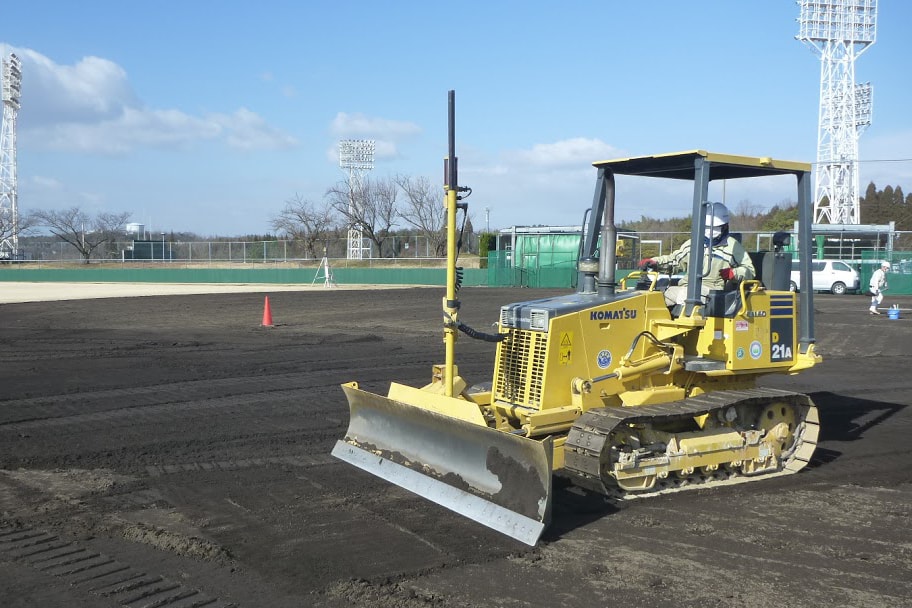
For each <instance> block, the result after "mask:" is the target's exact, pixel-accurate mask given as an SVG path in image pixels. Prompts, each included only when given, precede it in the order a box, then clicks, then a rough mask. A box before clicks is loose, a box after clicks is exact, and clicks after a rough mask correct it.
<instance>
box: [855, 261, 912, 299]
mask: <svg viewBox="0 0 912 608" xmlns="http://www.w3.org/2000/svg"><path fill="white" fill-rule="evenodd" d="M882 261H887V262H890V270H889V271H887V285H888V286H889V291H888V293H891V294H896V295H910V294H912V253H910V252H907V251H903V252H896V253H894V255H892V256H886V257H884V256H882V255H881V256H875V255H874V254H873V253H871V254H868V255H863V257H862V263H861V265H860V267H859V268H858V274H859V277H860V278H861V291H862V292H864V291H865V290H866V289H867V288H868V285H869V284H870V283H871V275H872V274H874V271H875V270H877V269H878V268H879V267H880V263H881V262H882Z"/></svg>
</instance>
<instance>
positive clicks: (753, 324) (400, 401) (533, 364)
mask: <svg viewBox="0 0 912 608" xmlns="http://www.w3.org/2000/svg"><path fill="white" fill-rule="evenodd" d="M454 107H455V98H454V93H453V92H452V91H451V92H450V99H449V154H448V157H447V159H446V162H445V168H446V170H445V188H444V192H445V197H444V199H445V203H444V204H445V208H446V217H447V233H448V239H447V248H448V250H447V283H446V295H445V297H444V298H443V342H444V345H445V357H444V363H442V364H438V365H433V366H432V368H431V378H430V382H429V383H428V384H427V385H426V386H422V387H411V386H407V385H404V384H399V383H395V382H393V383H391V385H390V388H389V391H388V393H387V394H386V395H378V394H374V393H370V392H367V391H363V390H361V389H359V388H358V384H357V383H356V382H351V383H348V384H345V385H343V387H342V388H343V390H344V392H345V395H346V397H347V398H348V405H349V411H350V423H349V427H348V430H347V432H346V435H345V437H344V439H342V440H340V441H338V442H337V443H336V445H335V447H334V449H333V452H332V453H333V455H334V456H336V457H338V458H340V459H342V460H344V461H346V462H348V463H351V464H353V465H355V466H357V467H360V468H362V469H364V470H366V471H368V472H370V473H372V474H374V475H377V476H379V477H381V478H383V479H385V480H387V481H390V482H392V483H395V484H397V485H399V486H401V487H403V488H406V489H408V490H410V491H412V492H415V493H416V494H418V495H420V496H423V497H425V498H427V499H429V500H432V501H434V502H436V503H438V504H441V505H443V506H445V507H447V508H449V509H451V510H453V511H455V512H457V513H460V514H462V515H464V516H466V517H468V518H470V519H472V520H475V521H476V522H479V523H481V524H483V525H486V526H489V527H491V528H493V529H495V530H498V531H500V532H502V533H504V534H507V535H509V536H512V537H513V538H516V539H517V540H519V541H522V542H524V543H527V544H529V545H535V544H536V543H537V542H538V539H539V537H540V536H541V534H542V532H543V531H544V529H545V527H546V526H547V525H548V523H549V521H550V516H551V502H552V487H553V486H552V479H553V475H555V474H559V475H561V476H562V477H565V478H569V480H570V481H571V482H573V483H574V484H576V485H578V486H581V487H582V488H584V489H585V490H586V491H589V492H597V493H600V494H604V495H607V496H608V497H610V498H611V499H612V500H619V499H624V498H627V497H642V496H651V495H654V494H658V493H664V492H669V491H675V490H681V489H691V488H710V487H713V486H717V485H725V484H730V483H738V482H743V481H753V480H761V479H765V478H768V477H773V476H779V475H785V474H790V473H795V472H797V471H799V470H800V469H801V468H803V467H804V466H805V465H806V464H807V463H808V461H809V460H810V458H811V455H812V453H813V451H814V448H815V446H816V441H817V436H818V428H819V423H818V416H817V410H816V407H815V405H814V404H813V403H812V402H811V400H810V398H809V397H808V396H806V395H803V394H799V393H794V392H789V391H785V390H779V389H773V388H763V387H761V386H759V385H758V379H760V378H761V377H762V376H764V375H767V374H796V373H798V372H801V371H803V370H806V369H809V368H811V367H812V366H814V365H816V364H817V363H819V362H820V361H821V358H820V356H819V355H817V354H816V353H815V350H814V331H813V320H814V319H813V300H812V298H813V291H812V290H810V289H806V290H802V291H801V292H800V293H797V294H796V293H792V292H790V291H789V290H788V281H789V274H790V271H791V257H792V253H791V252H788V251H785V250H784V249H785V246H786V245H787V244H789V243H788V238H789V235H787V234H786V233H778V234H777V235H776V236H775V237H774V238H773V239H772V249H771V250H770V251H766V252H756V253H752V254H751V257H752V258H753V259H754V260H755V263H754V266H755V269H756V278H755V279H752V280H743V281H741V282H739V283H737V284H736V285H734V286H733V288H731V289H728V290H718V291H710V292H709V294H708V295H704V294H703V293H702V290H701V288H702V283H703V280H704V278H705V277H704V276H703V271H702V269H703V268H704V264H703V263H702V262H703V260H704V255H705V254H706V249H707V247H706V246H705V245H704V239H703V234H704V229H705V224H706V220H705V216H706V215H707V211H708V210H709V209H710V206H711V205H712V203H711V202H710V201H709V199H708V191H709V183H710V182H711V181H713V180H734V179H758V178H763V177H767V176H782V175H785V176H791V177H793V178H794V179H795V184H796V190H797V199H798V208H799V222H798V230H797V232H798V234H797V235H795V236H797V251H798V254H797V259H798V260H800V263H801V269H800V272H801V273H802V281H803V282H804V284H807V285H809V284H810V280H811V276H810V272H811V271H810V265H809V260H811V258H812V256H811V252H810V244H811V234H810V227H811V217H810V193H811V167H810V165H809V164H807V163H800V162H791V161H780V160H774V159H772V158H768V157H748V156H734V155H726V154H715V153H711V152H706V151H703V150H691V151H686V152H678V153H672V154H660V155H656V156H640V157H634V158H621V159H617V160H607V161H600V162H596V163H594V167H595V170H596V185H595V195H594V198H593V202H592V205H591V209H590V210H589V211H587V213H586V215H585V216H584V226H583V231H582V237H581V247H580V255H579V263H578V271H577V287H576V291H575V292H574V293H568V294H567V295H562V296H556V297H550V298H545V299H538V300H532V301H528V302H519V303H514V304H507V305H505V306H503V307H502V308H501V309H500V316H499V319H498V320H497V322H496V332H492V333H490V334H487V333H482V332H479V331H476V330H474V329H472V328H471V327H468V326H466V325H465V324H464V323H462V322H461V321H460V320H459V308H460V302H459V300H458V299H457V289H458V283H459V276H460V272H459V269H458V267H457V266H456V260H457V254H458V252H457V220H456V217H457V214H458V212H459V211H462V212H463V213H465V212H466V209H467V206H466V203H464V202H461V201H462V200H463V198H464V194H465V193H466V192H470V190H469V189H468V188H463V187H460V186H458V183H457V163H456V156H455V136H454V131H455V128H454V125H455V119H454V115H455V110H454ZM616 176H641V177H643V176H645V177H651V178H655V179H659V178H666V179H672V180H690V181H692V182H693V204H692V209H691V211H692V229H691V243H692V246H691V250H690V254H689V255H690V258H689V261H690V263H689V265H688V276H687V279H688V280H687V283H686V284H687V288H686V291H687V298H686V301H685V303H684V304H683V305H679V306H677V307H675V308H669V306H668V305H667V304H666V302H665V299H664V297H663V287H664V286H665V283H666V281H665V280H664V279H662V278H659V276H658V275H657V274H655V273H651V272H641V271H635V272H633V273H630V274H627V275H626V276H625V277H623V278H621V279H620V280H618V276H617V275H618V274H619V273H618V272H617V270H616V249H615V247H616V243H617V238H618V233H617V228H616V226H615V223H614V218H615V192H616V188H615V180H616ZM631 204H637V202H636V201H634V202H632V203H631ZM457 332H462V333H465V334H467V335H468V336H470V337H473V338H482V339H485V340H488V341H490V342H492V343H493V344H495V345H496V346H494V347H493V348H496V356H495V362H494V370H493V375H492V377H491V378H486V379H482V382H481V383H479V384H476V385H471V384H470V383H469V382H468V381H467V380H466V379H464V378H462V377H461V376H460V375H459V371H458V367H457V366H456V364H455V345H456V338H457V335H458V334H457Z"/></svg>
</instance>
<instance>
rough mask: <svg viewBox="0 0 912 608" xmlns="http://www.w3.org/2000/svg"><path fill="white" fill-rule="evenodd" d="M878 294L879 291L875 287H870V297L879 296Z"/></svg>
mask: <svg viewBox="0 0 912 608" xmlns="http://www.w3.org/2000/svg"><path fill="white" fill-rule="evenodd" d="M879 293H880V290H879V289H877V288H876V287H872V288H871V295H872V296H876V295H877V294H879Z"/></svg>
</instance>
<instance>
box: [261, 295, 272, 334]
mask: <svg viewBox="0 0 912 608" xmlns="http://www.w3.org/2000/svg"><path fill="white" fill-rule="evenodd" d="M263 327H272V311H271V310H270V309H269V296H266V301H265V302H264V303H263Z"/></svg>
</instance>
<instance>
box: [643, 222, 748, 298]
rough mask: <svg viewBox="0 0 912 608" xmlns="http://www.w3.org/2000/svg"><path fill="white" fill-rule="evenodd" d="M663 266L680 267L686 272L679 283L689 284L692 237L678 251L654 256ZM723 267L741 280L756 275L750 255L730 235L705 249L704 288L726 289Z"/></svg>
mask: <svg viewBox="0 0 912 608" xmlns="http://www.w3.org/2000/svg"><path fill="white" fill-rule="evenodd" d="M652 259H653V260H655V262H656V263H657V264H658V265H659V266H660V267H661V266H671V267H672V268H680V269H681V271H682V272H684V278H683V279H681V281H680V282H679V283H678V284H679V285H686V284H687V264H688V262H689V261H690V239H688V240H687V241H685V242H684V244H683V245H681V246H680V247H679V248H678V249H677V250H676V251H674V252H672V253H669V254H668V255H660V256H656V257H654V258H652ZM723 268H731V269H732V270H733V271H734V273H735V279H737V280H739V281H743V280H747V279H753V278H754V277H755V276H756V273H755V271H754V264H753V262H751V259H750V256H749V255H747V251H745V250H744V246H743V245H741V243H739V242H738V241H737V239H735V238H734V237H733V236H731V235H728V236H727V237H726V238H725V239H723V240H722V241H721V242H720V243H719V244H718V245H714V246H713V247H712V248H711V249H710V247H709V246H707V247H705V248H704V250H703V288H704V289H724V288H725V280H724V279H723V278H722V277H721V276H719V272H720V271H721V270H722V269H723Z"/></svg>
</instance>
